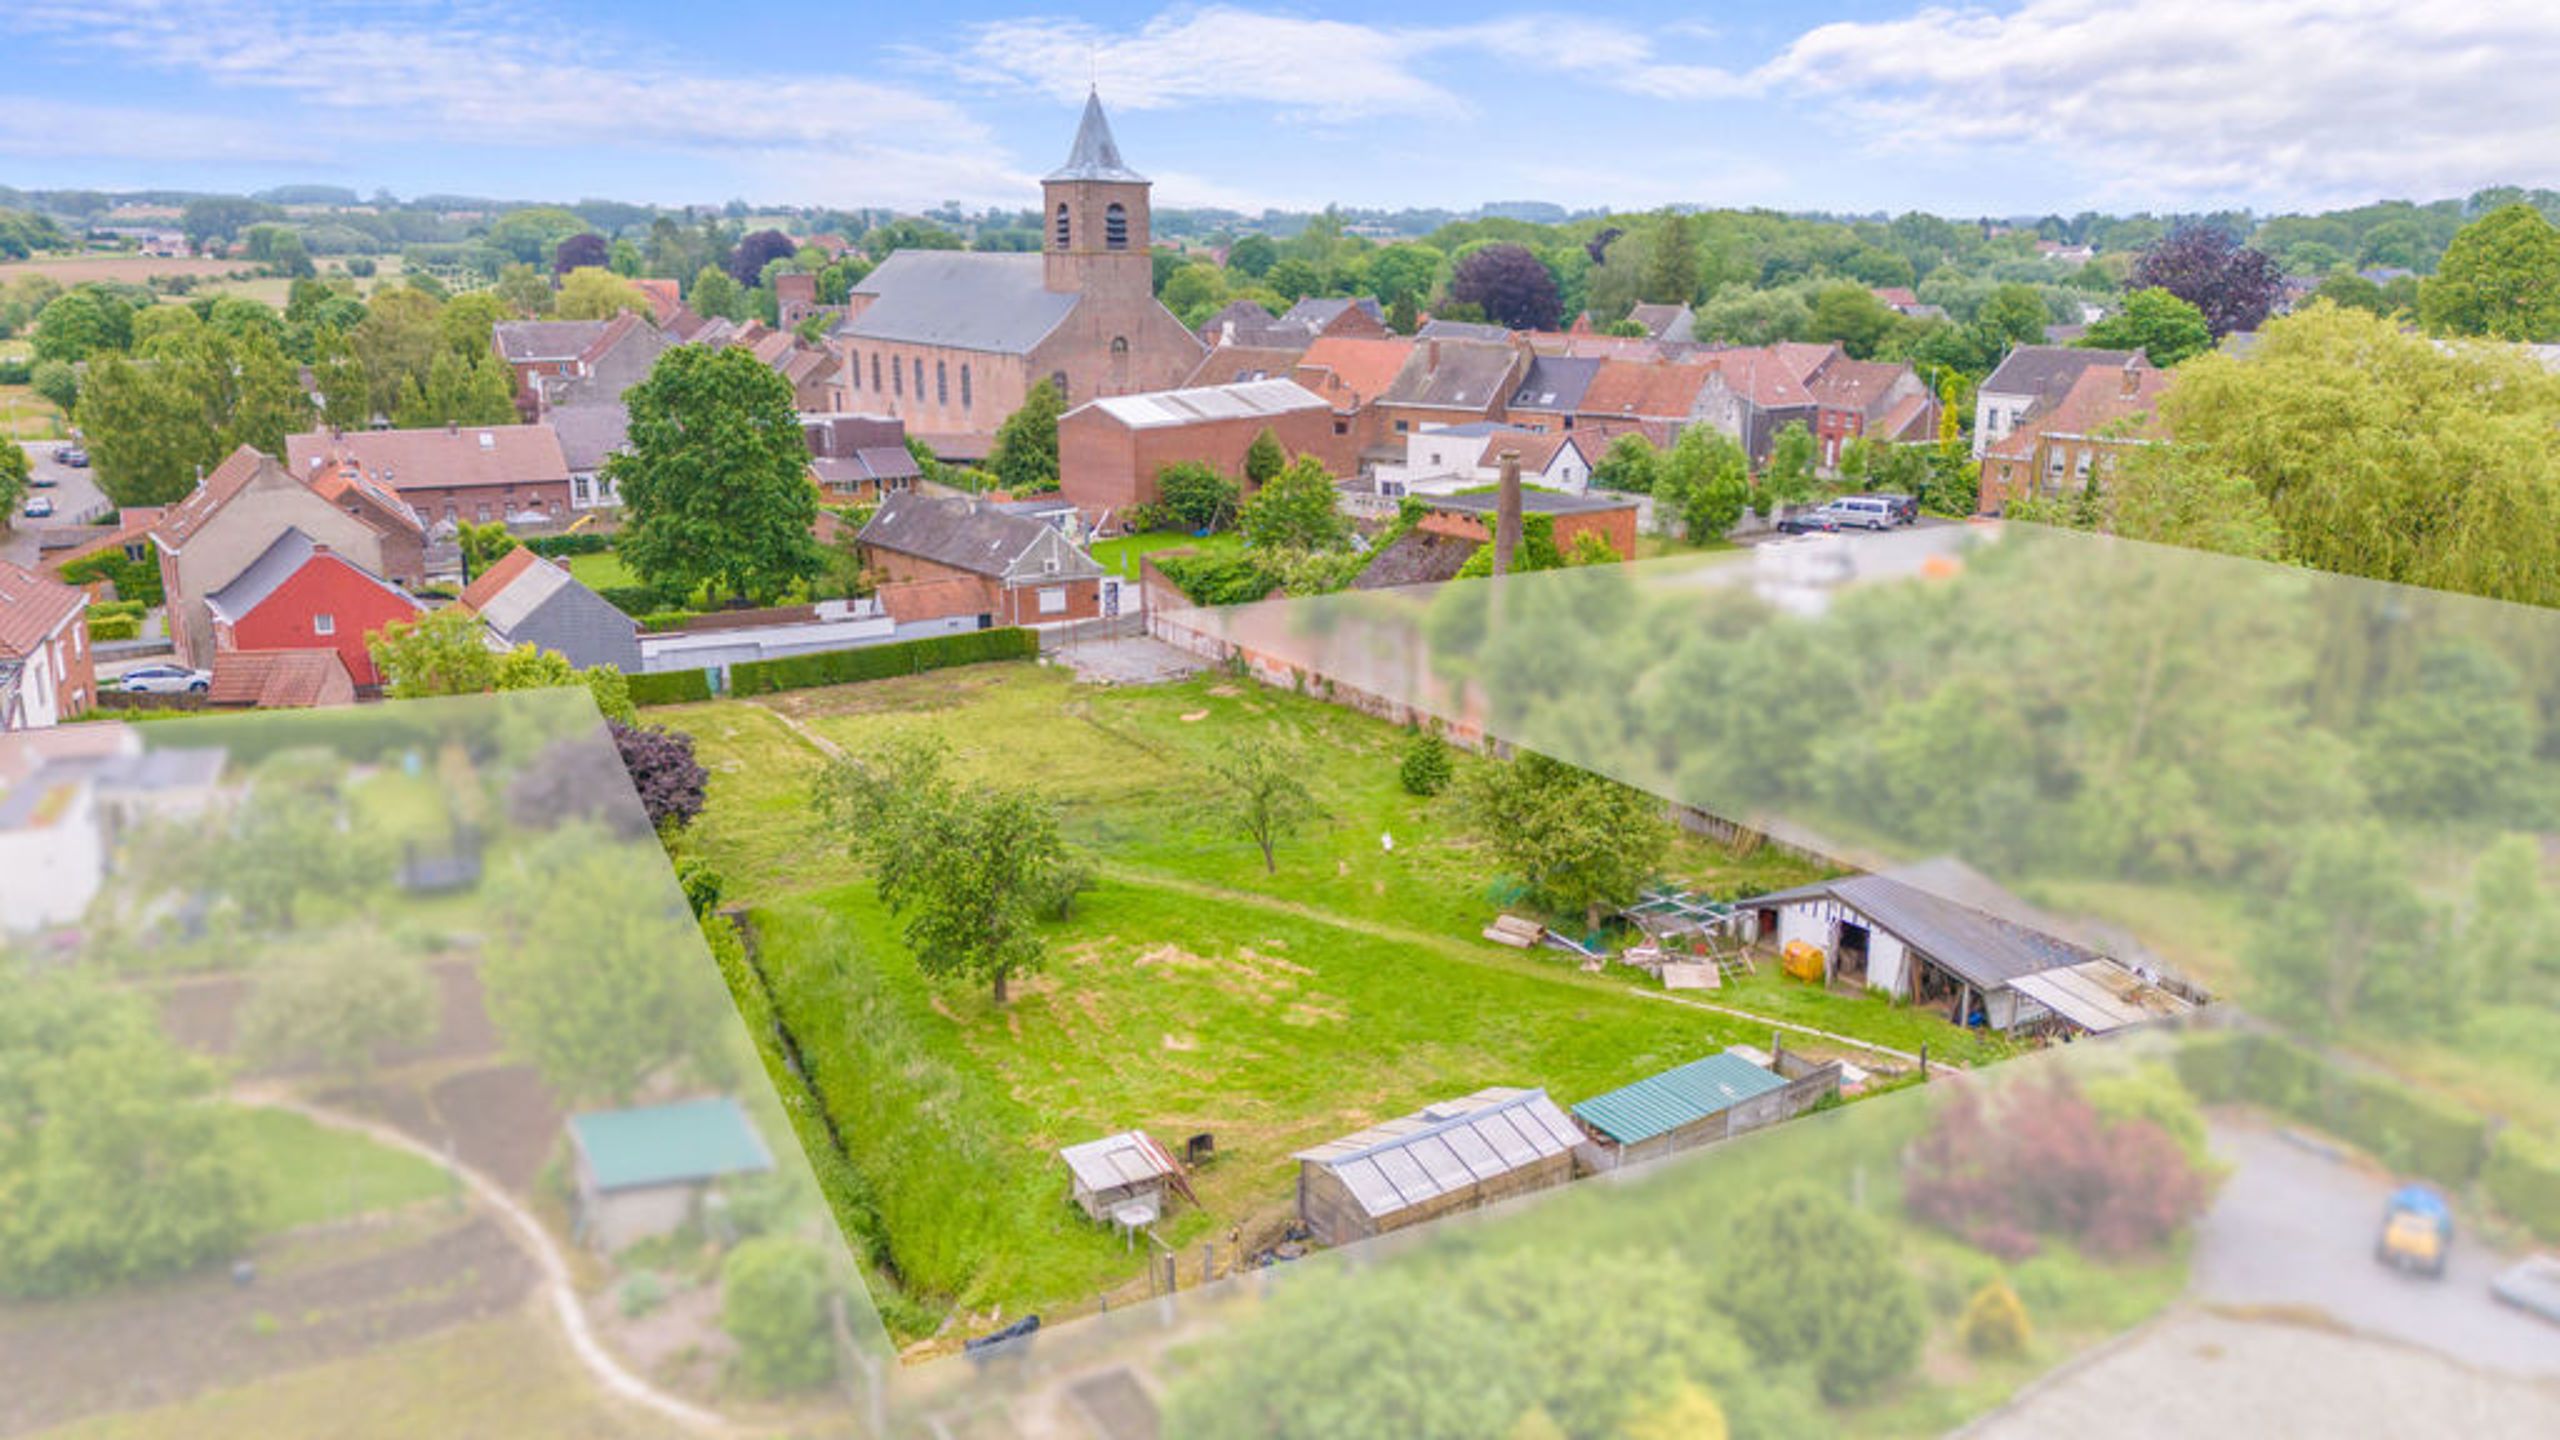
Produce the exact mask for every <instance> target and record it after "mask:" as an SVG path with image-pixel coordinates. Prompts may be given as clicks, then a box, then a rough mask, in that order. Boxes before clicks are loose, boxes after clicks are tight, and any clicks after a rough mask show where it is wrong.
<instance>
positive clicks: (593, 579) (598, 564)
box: [567, 550, 640, 590]
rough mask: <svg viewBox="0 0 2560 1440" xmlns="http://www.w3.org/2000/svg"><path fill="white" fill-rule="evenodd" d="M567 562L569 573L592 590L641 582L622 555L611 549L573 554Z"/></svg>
mask: <svg viewBox="0 0 2560 1440" xmlns="http://www.w3.org/2000/svg"><path fill="white" fill-rule="evenodd" d="M567 564H568V566H569V573H570V574H571V575H574V576H576V577H577V580H578V583H579V584H581V585H584V586H586V587H587V588H588V589H590V590H601V589H603V588H605V587H606V586H608V585H637V584H639V583H640V577H639V576H637V575H634V574H632V573H631V567H630V566H628V565H625V564H623V563H622V557H621V556H619V555H616V554H614V553H613V552H612V551H610V550H599V551H597V552H596V553H595V554H592V555H572V556H570V557H569V558H568V561H567Z"/></svg>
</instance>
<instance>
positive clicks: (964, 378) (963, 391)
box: [960, 360, 969, 410]
mask: <svg viewBox="0 0 2560 1440" xmlns="http://www.w3.org/2000/svg"><path fill="white" fill-rule="evenodd" d="M960 408H961V409H963V410H966V409H968V408H969V362H968V361H966V360H963V361H961V362H960Z"/></svg>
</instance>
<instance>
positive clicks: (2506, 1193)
mask: <svg viewBox="0 0 2560 1440" xmlns="http://www.w3.org/2000/svg"><path fill="white" fill-rule="evenodd" d="M2480 1185H2481V1188H2482V1189H2483V1190H2484V1191H2486V1192H2487V1194H2488V1196H2489V1203H2490V1204H2492V1205H2495V1206H2497V1207H2498V1212H2499V1213H2500V1214H2502V1215H2505V1216H2506V1217H2508V1218H2509V1219H2511V1220H2514V1221H2515V1222H2516V1223H2517V1224H2519V1225H2522V1226H2524V1227H2525V1228H2526V1229H2528V1230H2531V1231H2532V1232H2533V1233H2534V1234H2536V1235H2538V1236H2540V1237H2541V1238H2542V1239H2544V1240H2546V1241H2550V1242H2553V1243H2560V1150H2555V1149H2553V1148H2552V1146H2551V1145H2550V1144H2549V1143H2547V1142H2545V1141H2541V1140H2537V1139H2535V1138H2534V1137H2532V1136H2530V1135H2527V1134H2524V1133H2523V1132H2522V1131H2518V1130H2505V1131H2501V1132H2499V1135H2498V1141H2497V1144H2496V1145H2495V1146H2493V1147H2492V1148H2491V1149H2490V1151H2489V1164H2488V1167H2487V1168H2486V1169H2484V1170H2483V1171H2481V1173H2480Z"/></svg>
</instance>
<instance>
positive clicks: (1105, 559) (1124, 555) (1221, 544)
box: [1092, 530, 1244, 580]
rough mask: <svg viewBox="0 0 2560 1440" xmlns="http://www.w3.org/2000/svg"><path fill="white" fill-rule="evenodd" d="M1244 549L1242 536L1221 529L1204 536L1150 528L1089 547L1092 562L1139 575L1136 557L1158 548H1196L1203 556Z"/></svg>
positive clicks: (1121, 572)
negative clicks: (1202, 537)
mask: <svg viewBox="0 0 2560 1440" xmlns="http://www.w3.org/2000/svg"><path fill="white" fill-rule="evenodd" d="M1242 549H1244V537H1243V536H1241V535H1238V534H1237V533H1235V532H1234V531H1232V530H1223V531H1220V532H1219V533H1217V534H1215V535H1211V536H1209V537H1207V538H1206V539H1201V538H1196V537H1193V536H1190V535H1184V534H1180V533H1178V532H1175V531H1170V530H1153V531H1149V532H1148V533H1146V534H1144V535H1123V536H1121V537H1120V538H1119V539H1117V540H1104V541H1101V542H1100V543H1098V544H1096V545H1094V546H1093V547H1092V554H1093V558H1094V561H1095V563H1097V564H1099V565H1100V566H1101V567H1102V568H1103V569H1105V570H1108V571H1110V572H1111V573H1112V574H1114V575H1125V576H1127V577H1129V578H1130V579H1132V580H1135V579H1137V578H1138V560H1139V557H1141V556H1145V555H1152V554H1154V553H1155V552H1157V551H1159V550H1196V551H1198V552H1199V553H1200V554H1203V555H1232V554H1235V553H1237V552H1238V551H1241V550H1242Z"/></svg>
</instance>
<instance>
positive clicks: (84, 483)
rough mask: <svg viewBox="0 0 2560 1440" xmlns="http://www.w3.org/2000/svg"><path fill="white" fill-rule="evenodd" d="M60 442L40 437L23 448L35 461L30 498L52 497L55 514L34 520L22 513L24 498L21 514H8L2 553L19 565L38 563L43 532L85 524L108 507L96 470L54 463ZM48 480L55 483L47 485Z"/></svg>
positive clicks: (0, 551) (103, 512)
mask: <svg viewBox="0 0 2560 1440" xmlns="http://www.w3.org/2000/svg"><path fill="white" fill-rule="evenodd" d="M60 443H61V442H60V441H57V440H39V441H33V442H29V443H28V444H26V445H25V446H24V447H23V448H24V449H25V450H26V452H27V459H28V460H29V461H31V462H33V465H34V472H35V473H34V474H33V476H32V477H30V478H31V479H32V481H33V485H32V487H31V488H30V489H29V490H28V491H27V495H28V497H29V498H33V497H35V496H38V495H42V496H45V497H46V498H48V499H50V500H52V501H53V511H54V513H53V515H52V517H51V518H49V519H44V520H31V519H29V518H27V516H26V515H25V514H24V513H23V511H24V506H25V503H26V502H25V501H24V500H21V501H20V502H19V505H20V513H17V514H13V515H11V516H10V517H9V530H8V533H6V534H5V535H0V556H5V557H6V558H8V559H10V560H13V561H15V562H17V563H18V564H20V565H30V566H31V565H33V564H35V562H36V559H37V547H38V540H37V536H38V534H39V533H40V532H42V531H45V530H51V529H57V528H60V527H63V526H75V525H79V524H82V523H84V522H85V521H88V520H90V519H93V518H95V517H97V516H99V515H103V514H105V513H106V512H107V509H108V505H107V497H106V496H105V495H104V494H102V493H100V491H99V489H98V483H97V479H96V472H94V471H90V470H75V469H73V468H71V467H70V466H68V465H57V464H55V463H54V462H53V447H54V446H56V445H58V444H60ZM48 481H50V482H52V483H51V484H49V485H48V484H47V483H46V482H48Z"/></svg>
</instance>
